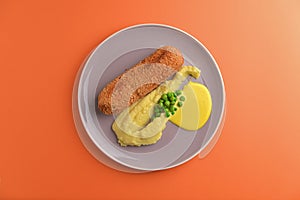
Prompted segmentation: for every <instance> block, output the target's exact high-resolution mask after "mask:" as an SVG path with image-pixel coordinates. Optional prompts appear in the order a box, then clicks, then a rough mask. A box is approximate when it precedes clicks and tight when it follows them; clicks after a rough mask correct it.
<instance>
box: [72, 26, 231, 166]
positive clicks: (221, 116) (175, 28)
mask: <svg viewBox="0 0 300 200" xmlns="http://www.w3.org/2000/svg"><path fill="white" fill-rule="evenodd" d="M151 26H155V27H160V28H168V29H172V30H175V31H178V32H181V33H183V34H185V35H187V36H188V37H190V38H191V39H193V40H194V41H195V42H197V43H198V44H199V45H200V46H201V47H202V48H203V49H204V50H205V52H206V53H207V54H208V55H209V57H210V59H211V60H212V62H213V64H214V65H215V66H216V70H217V72H218V75H219V78H220V81H221V91H222V94H223V101H222V106H221V108H222V110H221V114H220V117H219V119H218V123H217V126H216V128H215V130H214V132H213V134H212V136H211V137H210V138H209V140H208V141H207V142H206V144H205V145H203V146H202V147H201V148H199V150H197V152H195V153H194V154H192V155H191V156H189V157H188V158H187V159H184V160H183V161H181V162H178V163H176V164H171V165H170V166H166V167H163V168H158V169H153V168H150V169H148V168H145V167H136V166H134V165H131V164H127V163H125V162H122V161H120V160H118V159H116V158H114V157H113V156H111V155H110V154H109V153H107V152H106V151H104V150H103V149H102V147H101V146H100V145H99V144H98V143H97V142H96V141H95V140H94V139H93V137H91V135H90V133H89V131H88V129H87V127H86V123H83V114H82V109H81V107H80V102H81V100H80V96H79V91H80V90H81V87H82V76H83V74H84V73H85V71H86V70H87V68H86V65H87V63H88V62H89V61H90V59H91V58H92V57H93V55H94V54H95V52H96V51H97V49H98V48H101V46H102V45H103V44H105V43H106V42H107V41H109V40H110V39H111V38H113V37H115V36H116V35H118V34H120V33H121V32H123V31H127V30H130V29H135V28H141V27H151ZM82 67H83V68H82V69H81V70H80V71H81V73H80V76H79V81H78V89H77V104H78V105H77V106H78V111H79V116H80V120H81V121H82V124H83V127H84V129H85V131H86V132H87V134H88V136H89V138H90V139H91V140H92V141H93V143H94V144H95V145H96V146H97V147H98V148H99V150H101V152H103V153H104V154H105V155H107V156H108V157H109V158H110V159H112V160H114V161H115V162H117V163H119V164H121V165H124V166H126V167H129V168H132V169H137V170H147V171H157V170H166V169H170V168H174V167H177V166H179V165H182V164H184V163H186V162H188V161H190V160H191V159H193V158H194V157H195V156H196V155H198V154H199V153H200V152H201V151H203V150H204V149H205V148H206V147H207V146H208V145H209V144H210V143H211V141H212V139H213V138H214V137H215V135H216V133H217V132H218V131H221V130H219V128H220V125H221V122H222V119H223V118H224V116H225V115H224V114H225V107H226V92H225V84H224V79H223V77H222V74H221V71H220V68H219V66H218V64H217V62H216V61H215V59H214V57H213V56H212V54H211V53H210V51H209V50H208V49H207V48H206V47H205V46H204V45H203V44H202V43H201V42H200V41H199V40H198V39H197V38H195V37H194V36H193V35H191V34H189V33H187V32H185V31H184V30H181V29H179V28H177V27H174V26H170V25H167V24H159V23H141V24H135V25H131V26H127V27H125V28H122V29H119V30H118V31H115V32H114V33H113V34H111V35H109V36H108V37H106V38H105V39H104V40H103V41H102V42H100V43H99V44H98V45H97V46H96V47H95V48H94V49H93V50H92V52H91V53H90V54H89V55H88V58H87V59H86V60H85V63H84V64H83V65H82Z"/></svg>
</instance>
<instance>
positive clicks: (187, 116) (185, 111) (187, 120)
mask: <svg viewBox="0 0 300 200" xmlns="http://www.w3.org/2000/svg"><path fill="white" fill-rule="evenodd" d="M183 95H184V96H185V98H186V100H185V101H184V102H183V106H182V107H181V108H179V109H178V110H177V111H176V112H175V114H174V115H173V116H172V117H171V118H170V121H171V122H173V123H174V124H176V125H177V126H179V127H181V128H183V129H186V130H198V129H199V128H201V127H202V126H203V125H204V124H205V123H206V122H207V120H208V118H209V116H210V113H211V109H212V101H211V96H210V93H209V91H208V89H207V88H206V87H205V86H204V85H202V84H199V83H195V82H189V83H188V84H187V85H185V86H184V88H183Z"/></svg>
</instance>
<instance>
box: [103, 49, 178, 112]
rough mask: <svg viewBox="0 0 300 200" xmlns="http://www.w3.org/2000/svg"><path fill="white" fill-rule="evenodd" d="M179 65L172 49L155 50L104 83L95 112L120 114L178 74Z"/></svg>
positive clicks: (175, 51)
mask: <svg viewBox="0 0 300 200" xmlns="http://www.w3.org/2000/svg"><path fill="white" fill-rule="evenodd" d="M183 62H184V59H183V57H182V55H181V53H180V51H179V50H178V49H176V48H175V47H171V46H164V47H162V48H159V49H157V50H156V51H155V52H154V53H153V54H152V55H150V56H148V57H146V58H145V59H143V60H142V61H140V62H139V63H137V64H136V65H134V66H133V67H131V68H130V69H128V70H126V71H125V72H124V73H123V74H121V75H119V76H118V77H116V78H115V79H114V80H113V81H111V82H110V83H108V84H107V85H106V86H105V87H104V88H103V90H102V91H101V92H100V93H99V95H98V108H99V109H100V110H101V111H102V112H103V113H104V114H107V115H110V114H113V113H114V114H118V113H120V112H121V111H122V110H124V109H125V108H126V107H128V106H130V105H132V104H133V103H135V102H137V101H138V100H140V99H141V98H143V97H144V96H146V95H147V94H148V93H150V92H151V91H152V90H154V89H155V88H157V87H158V86H159V85H160V84H161V83H162V82H164V81H166V80H167V79H168V78H169V77H171V76H172V75H174V74H175V73H176V72H177V71H179V70H180V68H181V67H182V65H183Z"/></svg>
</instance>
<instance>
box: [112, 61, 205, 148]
mask: <svg viewBox="0 0 300 200" xmlns="http://www.w3.org/2000/svg"><path fill="white" fill-rule="evenodd" d="M189 76H192V77H194V78H198V77H199V76H200V70H199V69H198V68H196V67H194V66H184V67H182V68H181V70H180V71H178V72H177V73H176V74H175V76H174V77H173V79H172V80H168V81H165V82H164V83H162V84H161V85H160V86H159V87H158V88H156V89H155V90H153V91H152V92H151V93H149V94H148V95H147V96H145V97H144V98H142V99H140V100H139V101H138V102H135V103H134V104H132V105H131V106H129V107H127V108H125V109H124V110H123V111H122V112H121V113H120V114H119V115H118V117H117V118H116V119H115V121H114V123H113V125H112V129H113V130H114V132H115V134H116V136H117V138H118V142H119V144H120V145H121V146H127V145H130V146H141V145H150V144H154V143H156V142H157V141H158V140H159V139H160V138H161V135H162V131H163V130H164V129H165V127H166V123H167V122H168V120H169V118H170V115H168V114H167V112H166V111H165V112H160V115H159V116H156V117H153V114H155V111H154V107H155V106H156V105H158V104H159V103H160V100H161V99H164V103H165V108H168V109H169V108H170V105H171V103H166V102H167V101H168V97H165V96H163V95H165V94H166V95H167V96H168V94H170V99H172V98H171V94H173V96H174V92H175V94H176V93H177V94H176V95H180V94H181V93H182V92H181V91H179V90H178V88H179V87H180V86H181V85H182V83H183V82H184V81H185V80H186V78H187V77H189ZM179 93H180V94H179ZM174 101H175V99H174ZM183 101H185V97H184V99H183V98H182V101H179V100H178V99H177V101H175V102H177V105H178V107H180V106H183V105H184V104H186V102H184V103H182V102H183ZM169 102H170V101H169ZM171 102H172V101H171ZM179 103H181V104H179ZM174 105H175V104H174ZM179 105H180V106H179Z"/></svg>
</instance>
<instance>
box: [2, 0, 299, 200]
mask: <svg viewBox="0 0 300 200" xmlns="http://www.w3.org/2000/svg"><path fill="white" fill-rule="evenodd" d="M299 10H300V2H299V1H297V0H291V1H285V0H282V1H279V0H274V1H273V0H270V1H259V0H254V1H238V0H237V1H196V0H195V1H182V0H180V1H179V0H172V1H171V0H164V1H158V0H152V1H140V0H139V1H131V0H128V1H122V3H121V1H119V2H117V1H9V0H2V1H0V58H1V59H0V62H1V65H0V66H1V72H0V109H1V111H0V113H1V115H0V116H1V126H0V134H1V135H0V199H122V198H123V199H300V190H299V184H300V118H299V113H300V89H299V87H300V12H299ZM150 22H151V23H163V24H168V25H171V26H175V27H178V28H180V29H183V30H185V31H187V32H189V33H191V34H192V35H194V36H195V37H196V38H198V39H199V40H200V41H201V42H203V44H204V45H205V46H206V47H207V48H208V49H209V50H210V51H211V53H212V54H213V55H214V57H215V59H216V61H217V62H218V64H219V66H220V69H221V72H222V74H223V78H224V80H225V86H226V92H227V118H226V122H225V126H224V129H223V132H222V135H221V137H220V139H219V141H218V143H217V144H216V146H215V148H214V149H213V151H212V152H211V153H210V154H209V155H208V156H207V157H206V158H205V159H203V160H200V159H199V158H198V157H196V158H194V159H192V160H191V161H190V162H188V163H186V164H184V165H182V166H180V167H177V168H174V169H170V170H166V171H160V172H154V173H148V174H126V173H122V172H118V171H115V170H113V169H110V168H108V167H106V166H104V165H103V164H101V163H100V162H98V161H97V160H96V159H94V158H93V157H92V156H91V155H90V154H89V153H88V151H87V150H86V149H85V148H84V146H83V145H82V143H81V141H80V139H79V137H78V135H77V132H76V130H75V126H74V123H73V118H72V108H71V98H72V87H73V83H74V80H75V76H76V73H77V70H78V69H79V66H80V64H81V62H82V61H83V60H84V58H85V56H86V55H87V54H88V53H89V52H90V51H91V50H92V49H93V48H94V47H95V46H96V45H98V44H99V43H100V42H101V41H103V40H104V39H105V38H106V37H107V36H109V35H110V34H112V33H114V32H115V31H117V30H119V29H121V28H125V27H127V26H130V25H134V24H138V23H150ZM121 197H122V198H121Z"/></svg>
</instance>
